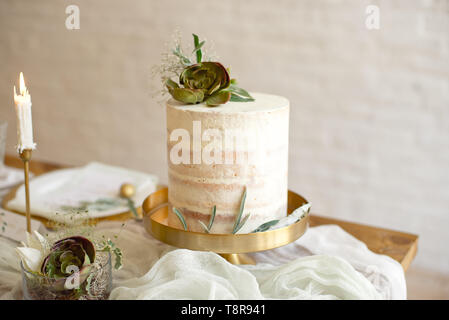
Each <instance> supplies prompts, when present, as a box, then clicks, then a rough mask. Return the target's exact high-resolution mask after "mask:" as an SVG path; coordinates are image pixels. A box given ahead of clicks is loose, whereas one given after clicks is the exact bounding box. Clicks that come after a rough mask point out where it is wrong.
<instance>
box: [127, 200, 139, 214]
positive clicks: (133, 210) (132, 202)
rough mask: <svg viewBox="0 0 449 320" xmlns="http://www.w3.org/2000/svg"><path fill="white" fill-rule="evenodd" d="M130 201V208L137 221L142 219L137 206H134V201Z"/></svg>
mask: <svg viewBox="0 0 449 320" xmlns="http://www.w3.org/2000/svg"><path fill="white" fill-rule="evenodd" d="M127 200H128V208H129V210H130V211H131V212H132V213H133V215H134V217H135V218H136V219H140V217H139V214H138V213H137V210H136V206H135V205H134V201H133V200H132V199H130V198H128V199H127Z"/></svg>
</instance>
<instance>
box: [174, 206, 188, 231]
mask: <svg viewBox="0 0 449 320" xmlns="http://www.w3.org/2000/svg"><path fill="white" fill-rule="evenodd" d="M173 212H174V214H176V216H177V217H178V219H179V221H181V223H182V226H183V227H184V230H186V231H187V223H186V220H185V219H184V216H183V215H182V213H181V212H180V211H179V210H178V209H177V208H175V207H173Z"/></svg>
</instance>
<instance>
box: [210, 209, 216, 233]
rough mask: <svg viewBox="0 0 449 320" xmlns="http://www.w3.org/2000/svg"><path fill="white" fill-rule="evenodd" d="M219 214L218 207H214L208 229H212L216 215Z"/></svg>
mask: <svg viewBox="0 0 449 320" xmlns="http://www.w3.org/2000/svg"><path fill="white" fill-rule="evenodd" d="M216 213H217V206H214V207H213V208H212V213H211V215H210V220H209V226H208V229H209V230H210V229H212V225H213V224H214V220H215V214H216Z"/></svg>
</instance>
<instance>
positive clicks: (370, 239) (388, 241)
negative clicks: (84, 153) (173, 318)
mask: <svg viewBox="0 0 449 320" xmlns="http://www.w3.org/2000/svg"><path fill="white" fill-rule="evenodd" d="M5 164H6V165H7V166H11V167H17V168H22V167H23V164H22V161H21V160H20V159H19V157H18V156H10V155H6V159H5ZM64 167H67V166H63V165H60V164H55V163H49V162H44V161H38V160H32V161H31V162H30V170H31V171H32V172H33V173H34V174H35V175H40V174H43V173H46V172H49V171H52V170H56V169H61V168H64ZM324 224H336V225H339V226H340V227H341V228H342V229H344V230H345V231H347V232H348V233H350V234H352V235H353V236H354V237H356V238H357V239H359V240H361V241H363V242H364V243H366V245H367V246H368V248H369V249H370V250H371V251H373V252H376V253H380V254H385V255H388V256H390V257H392V258H393V259H395V260H396V261H398V262H400V263H401V265H402V267H403V268H404V270H407V269H408V267H409V266H410V263H411V262H412V261H413V258H414V257H415V256H416V251H417V248H418V236H417V235H414V234H410V233H405V232H399V231H393V230H388V229H383V228H378V227H372V226H367V225H362V224H357V223H351V222H346V221H342V220H338V219H333V218H328V217H323V216H318V215H316V214H312V215H311V216H310V225H311V226H319V225H324Z"/></svg>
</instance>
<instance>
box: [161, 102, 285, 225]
mask: <svg viewBox="0 0 449 320" xmlns="http://www.w3.org/2000/svg"><path fill="white" fill-rule="evenodd" d="M252 97H253V98H254V101H251V102H232V101H231V102H227V103H225V104H222V105H220V106H218V107H210V106H207V105H206V104H204V103H200V104H185V103H182V102H179V101H176V100H174V99H170V100H169V101H168V102H167V151H168V155H167V156H168V192H169V195H168V197H169V203H170V209H169V225H171V226H175V227H178V228H183V223H182V220H181V219H180V218H179V216H178V215H177V214H175V212H174V211H173V208H176V209H178V210H179V212H181V213H182V216H183V219H184V220H185V224H186V225H187V226H188V230H189V231H195V232H205V231H206V230H205V227H204V226H208V224H209V223H210V222H211V220H210V218H211V214H212V211H213V208H214V206H216V214H215V218H214V221H213V224H212V227H211V228H210V230H207V232H210V233H231V232H233V231H235V221H236V219H237V216H238V215H239V213H240V206H241V203H242V197H243V195H244V193H245V190H246V201H245V203H244V210H243V214H242V215H241V218H242V220H241V221H244V224H243V225H242V227H241V228H240V229H239V230H238V233H248V232H251V231H253V230H254V229H256V228H257V227H259V226H260V225H262V224H263V223H266V222H268V221H271V220H276V219H281V218H283V217H285V216H286V215H287V192H288V184H287V175H288V128H289V101H288V100H287V99H285V98H283V97H279V96H274V95H268V94H258V93H254V94H252ZM200 222H201V223H202V224H201V223H200Z"/></svg>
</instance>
